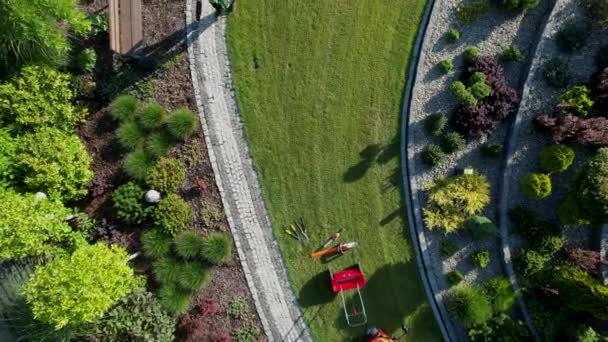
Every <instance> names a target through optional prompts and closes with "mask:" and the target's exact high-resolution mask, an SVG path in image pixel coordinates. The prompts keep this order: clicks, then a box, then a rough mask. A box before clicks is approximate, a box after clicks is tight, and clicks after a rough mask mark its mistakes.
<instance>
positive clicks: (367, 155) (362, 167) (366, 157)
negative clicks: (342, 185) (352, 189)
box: [343, 144, 381, 183]
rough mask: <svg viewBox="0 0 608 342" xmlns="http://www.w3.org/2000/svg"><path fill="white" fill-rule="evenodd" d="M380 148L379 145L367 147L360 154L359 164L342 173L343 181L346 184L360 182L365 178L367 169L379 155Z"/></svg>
mask: <svg viewBox="0 0 608 342" xmlns="http://www.w3.org/2000/svg"><path fill="white" fill-rule="evenodd" d="M380 151H381V147H380V145H379V144H372V145H367V146H366V147H365V148H364V149H363V150H362V151H361V152H359V157H360V158H361V159H360V160H359V162H358V163H357V164H355V165H353V166H351V167H349V168H348V170H347V171H346V173H344V176H343V179H344V181H345V182H346V183H352V182H355V181H358V180H360V179H361V178H363V176H365V174H366V173H367V171H368V170H369V168H370V167H371V166H372V165H373V163H374V161H375V160H376V158H377V157H378V154H380Z"/></svg>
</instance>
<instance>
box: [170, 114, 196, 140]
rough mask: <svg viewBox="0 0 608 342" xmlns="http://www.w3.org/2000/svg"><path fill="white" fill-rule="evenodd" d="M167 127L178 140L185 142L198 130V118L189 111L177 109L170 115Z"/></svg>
mask: <svg viewBox="0 0 608 342" xmlns="http://www.w3.org/2000/svg"><path fill="white" fill-rule="evenodd" d="M167 127H168V128H169V132H171V134H172V135H173V136H174V137H175V138H176V139H181V140H184V139H186V138H188V137H189V136H191V135H192V134H194V133H196V131H197V130H198V128H199V121H198V117H197V116H196V114H194V113H193V112H192V111H191V110H189V109H186V108H180V109H176V110H174V111H173V112H172V113H171V114H170V115H169V118H168V119H167Z"/></svg>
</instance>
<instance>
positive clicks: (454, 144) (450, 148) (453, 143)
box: [442, 132, 467, 153]
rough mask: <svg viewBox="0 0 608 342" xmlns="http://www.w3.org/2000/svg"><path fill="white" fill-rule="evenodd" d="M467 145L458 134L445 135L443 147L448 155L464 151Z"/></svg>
mask: <svg viewBox="0 0 608 342" xmlns="http://www.w3.org/2000/svg"><path fill="white" fill-rule="evenodd" d="M466 144H467V142H466V140H465V139H464V137H463V136H462V135H460V133H458V132H449V133H446V134H444V135H443V140H442V145H443V149H444V151H445V152H447V153H453V152H456V151H458V150H462V149H463V148H464V146H465V145H466Z"/></svg>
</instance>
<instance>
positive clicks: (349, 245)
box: [310, 241, 357, 260]
mask: <svg viewBox="0 0 608 342" xmlns="http://www.w3.org/2000/svg"><path fill="white" fill-rule="evenodd" d="M355 247H357V243H356V242H354V241H352V242H346V243H341V244H339V245H337V246H335V247H332V248H326V249H321V250H319V251H316V252H312V253H310V258H311V259H313V260H315V259H317V258H320V257H322V256H324V255H330V254H335V253H339V254H344V253H346V252H347V251H349V250H351V249H353V248H355Z"/></svg>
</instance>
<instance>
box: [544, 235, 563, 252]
mask: <svg viewBox="0 0 608 342" xmlns="http://www.w3.org/2000/svg"><path fill="white" fill-rule="evenodd" d="M562 247H564V238H562V237H561V236H555V235H547V236H543V238H542V239H541V241H540V244H539V246H538V252H540V253H542V254H543V255H553V254H555V253H557V252H558V251H559V250H560V249H562Z"/></svg>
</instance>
